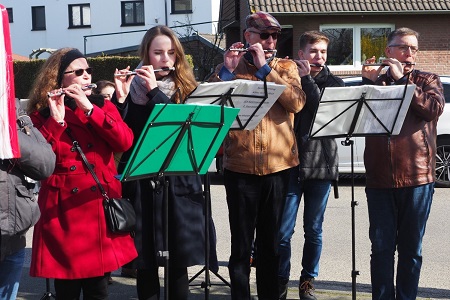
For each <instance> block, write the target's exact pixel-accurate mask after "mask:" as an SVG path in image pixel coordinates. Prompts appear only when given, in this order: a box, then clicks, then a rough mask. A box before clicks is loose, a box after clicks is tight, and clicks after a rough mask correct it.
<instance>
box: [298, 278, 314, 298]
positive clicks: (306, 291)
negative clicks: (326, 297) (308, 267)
mask: <svg viewBox="0 0 450 300" xmlns="http://www.w3.org/2000/svg"><path fill="white" fill-rule="evenodd" d="M313 283H314V278H306V277H300V284H299V287H298V294H299V296H300V300H317V298H316V296H314V284H313Z"/></svg>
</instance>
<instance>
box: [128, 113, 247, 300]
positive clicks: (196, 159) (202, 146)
mask: <svg viewBox="0 0 450 300" xmlns="http://www.w3.org/2000/svg"><path fill="white" fill-rule="evenodd" d="M238 112H239V109H238V108H232V107H225V106H223V105H222V106H220V105H204V104H182V105H181V104H156V105H155V107H154V108H153V111H152V113H151V114H150V117H149V119H148V120H147V123H146V125H145V127H144V130H143V131H142V133H141V136H140V137H139V139H138V141H137V143H136V146H135V147H134V149H133V151H132V153H131V156H130V158H129V160H128V163H127V165H126V166H125V169H124V171H123V174H122V175H121V176H120V180H121V181H124V182H126V181H131V180H138V179H144V178H150V177H157V178H158V180H156V181H155V183H156V184H158V183H159V182H161V181H163V182H164V217H165V220H164V223H163V224H164V234H165V236H164V248H165V249H164V250H163V251H160V252H159V253H158V255H159V256H160V257H164V259H165V265H164V298H165V299H169V297H168V295H169V280H168V274H169V273H168V272H169V267H168V266H169V251H168V202H169V201H168V181H166V180H164V179H163V178H164V176H166V175H194V174H196V175H199V174H206V173H207V172H208V168H209V166H210V164H211V162H212V160H213V158H214V157H215V155H216V153H217V151H218V150H219V147H220V145H221V143H222V141H223V139H224V138H225V136H226V134H227V133H228V131H229V129H230V127H231V124H232V123H233V121H234V120H235V118H236V116H237V114H238ZM161 179H162V180H161ZM205 201H209V200H208V199H205ZM208 221H209V220H207V219H206V220H205V222H208ZM208 238H209V236H208V233H207V234H206V235H205V239H206V240H208ZM207 250H209V249H207ZM206 260H208V259H207V258H206Z"/></svg>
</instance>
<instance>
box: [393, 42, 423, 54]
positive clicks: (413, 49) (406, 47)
mask: <svg viewBox="0 0 450 300" xmlns="http://www.w3.org/2000/svg"><path fill="white" fill-rule="evenodd" d="M388 47H397V48H398V49H399V50H400V51H401V52H402V53H405V52H407V51H408V50H411V53H412V54H416V53H417V52H418V51H419V48H417V47H416V46H409V45H401V44H397V45H388Z"/></svg>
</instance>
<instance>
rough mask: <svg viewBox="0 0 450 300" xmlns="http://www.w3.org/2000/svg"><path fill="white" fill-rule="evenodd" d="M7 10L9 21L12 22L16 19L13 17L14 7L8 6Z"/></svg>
mask: <svg viewBox="0 0 450 300" xmlns="http://www.w3.org/2000/svg"><path fill="white" fill-rule="evenodd" d="M6 12H7V13H8V20H9V23H12V22H13V21H14V19H13V9H12V8H7V9H6Z"/></svg>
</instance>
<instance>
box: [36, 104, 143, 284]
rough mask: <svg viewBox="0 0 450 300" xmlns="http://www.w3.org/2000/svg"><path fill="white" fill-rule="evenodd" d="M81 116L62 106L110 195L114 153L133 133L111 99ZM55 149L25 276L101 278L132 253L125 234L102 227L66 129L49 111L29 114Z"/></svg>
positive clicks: (97, 199)
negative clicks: (28, 267) (29, 262)
mask: <svg viewBox="0 0 450 300" xmlns="http://www.w3.org/2000/svg"><path fill="white" fill-rule="evenodd" d="M91 102H92V103H93V104H94V110H93V112H92V115H91V116H90V117H86V116H85V115H84V113H83V111H81V110H80V109H79V108H75V110H72V109H70V108H68V107H67V106H66V112H65V121H66V123H67V126H68V127H69V128H70V129H71V133H72V135H73V137H74V138H75V139H76V140H77V141H78V142H79V144H80V146H81V148H82V150H83V152H84V153H85V155H86V157H87V160H88V161H89V163H91V164H93V165H94V170H95V172H96V174H97V176H98V177H99V179H100V181H101V183H102V185H103V187H104V188H105V190H106V192H107V193H108V196H109V197H111V198H112V197H119V196H121V183H120V181H119V180H117V179H115V178H114V175H116V174H117V171H116V168H115V165H114V158H113V152H124V151H126V150H127V149H128V148H130V147H131V145H132V142H133V133H132V131H131V130H130V128H129V127H128V126H127V125H126V124H125V123H124V122H123V121H122V118H121V116H120V115H119V113H118V111H117V109H116V107H115V106H114V105H113V104H111V102H110V101H104V103H101V102H103V101H99V102H98V103H96V102H94V100H93V99H92V97H91ZM31 118H32V120H33V123H34V124H35V126H36V127H37V128H38V129H39V130H40V131H41V132H42V134H43V135H44V137H45V138H46V139H47V141H48V142H49V143H50V144H51V145H52V147H53V151H54V152H55V153H56V167H55V171H54V173H53V175H52V176H50V177H49V178H48V179H47V180H45V181H43V182H42V186H41V189H40V191H39V200H38V202H39V207H40V209H41V213H42V214H41V218H40V220H39V222H38V223H37V224H36V225H35V226H34V236H33V248H32V261H31V269H30V275H31V276H36V277H46V278H60V279H79V278H88V277H96V276H103V275H104V273H105V272H111V271H113V270H116V269H118V268H120V267H121V266H122V265H123V264H125V263H127V262H129V261H131V260H132V259H134V258H135V257H136V256H137V253H136V249H135V247H134V241H133V239H132V238H131V237H130V235H126V234H125V235H117V234H112V233H111V232H110V231H109V230H107V227H106V222H105V216H104V213H103V206H102V195H101V193H100V191H99V188H98V186H97V184H96V183H95V181H94V179H93V177H92V175H91V174H90V173H89V171H88V169H87V168H86V167H85V166H84V164H83V162H82V160H81V157H80V155H79V153H78V152H77V151H76V150H75V149H74V148H73V147H72V140H71V139H70V137H69V135H68V134H67V133H66V132H65V129H66V127H65V126H61V125H60V124H58V123H57V122H56V121H55V120H54V119H53V118H52V117H49V110H48V108H47V109H44V110H43V111H42V112H35V113H33V114H32V115H31Z"/></svg>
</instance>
